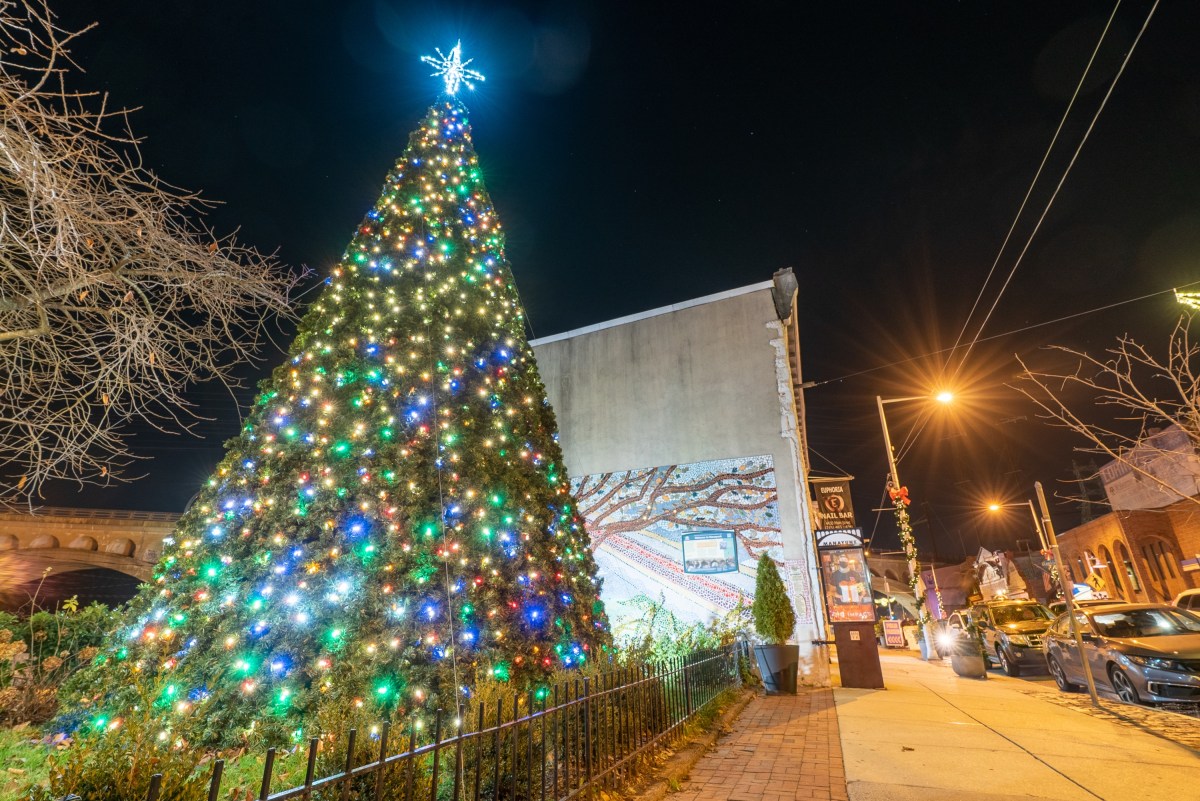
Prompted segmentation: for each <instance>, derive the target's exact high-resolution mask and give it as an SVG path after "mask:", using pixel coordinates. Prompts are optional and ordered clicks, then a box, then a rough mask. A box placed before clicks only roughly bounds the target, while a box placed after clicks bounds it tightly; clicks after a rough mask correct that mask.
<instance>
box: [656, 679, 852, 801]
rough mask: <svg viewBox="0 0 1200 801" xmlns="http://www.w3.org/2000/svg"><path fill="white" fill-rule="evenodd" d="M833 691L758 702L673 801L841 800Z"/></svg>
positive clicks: (705, 758)
mask: <svg viewBox="0 0 1200 801" xmlns="http://www.w3.org/2000/svg"><path fill="white" fill-rule="evenodd" d="M846 797H847V796H846V775H845V771H844V769H843V767H842V744H841V739H840V737H839V735H838V721H837V711H836V709H835V708H834V702H833V692H832V691H831V690H827V689H816V690H800V692H799V694H798V695H795V696H759V697H757V698H755V699H753V700H752V701H751V702H750V704H749V705H748V706H747V707H746V709H745V710H744V711H743V712H742V714H741V715H739V716H738V719H737V720H736V721H735V722H734V724H733V729H732V730H731V731H730V732H729V733H728V734H724V735H722V736H721V738H720V739H719V740H718V741H717V744H716V745H715V746H714V747H713V749H712V750H711V751H710V752H708V753H707V754H705V755H704V756H703V757H701V759H700V761H699V762H698V763H697V764H696V767H695V768H693V769H692V772H691V775H690V776H689V777H688V780H687V781H686V782H684V783H683V785H682V786H681V787H680V790H679V792H678V793H673V794H671V795H670V796H669V798H670V799H671V801H793V800H794V799H805V800H806V801H807V799H822V801H846Z"/></svg>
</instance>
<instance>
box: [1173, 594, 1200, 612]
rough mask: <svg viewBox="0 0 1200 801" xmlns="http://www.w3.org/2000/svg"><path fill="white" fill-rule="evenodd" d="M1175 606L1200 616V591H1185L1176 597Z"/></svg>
mask: <svg viewBox="0 0 1200 801" xmlns="http://www.w3.org/2000/svg"><path fill="white" fill-rule="evenodd" d="M1174 605H1175V607H1176V608H1177V609H1186V610H1188V611H1189V612H1195V613H1197V614H1200V589H1195V590H1184V591H1183V592H1181V593H1179V594H1178V595H1176V596H1175V602H1174Z"/></svg>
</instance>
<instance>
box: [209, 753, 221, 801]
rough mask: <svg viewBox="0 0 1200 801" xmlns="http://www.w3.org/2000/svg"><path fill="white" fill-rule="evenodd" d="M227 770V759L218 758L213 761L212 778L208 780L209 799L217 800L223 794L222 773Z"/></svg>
mask: <svg viewBox="0 0 1200 801" xmlns="http://www.w3.org/2000/svg"><path fill="white" fill-rule="evenodd" d="M224 772H225V760H223V759H218V760H217V761H216V762H214V763H213V772H212V778H211V779H209V780H208V801H217V796H218V795H220V794H221V774H223V773H224Z"/></svg>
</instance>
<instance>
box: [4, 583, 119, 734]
mask: <svg viewBox="0 0 1200 801" xmlns="http://www.w3.org/2000/svg"><path fill="white" fill-rule="evenodd" d="M116 621H117V616H116V614H115V613H113V612H112V611H111V610H109V609H108V607H106V606H103V605H101V604H91V605H90V606H86V607H84V608H83V609H80V608H79V604H78V602H77V601H76V600H75V599H74V598H71V599H68V600H67V601H65V602H64V603H63V605H62V608H61V609H58V610H56V611H53V612H50V611H38V612H34V613H33V615H31V616H30V617H29V618H28V619H26V620H20V619H18V618H16V617H14V616H12V615H4V616H3V617H0V724H14V723H24V722H31V723H41V722H44V721H46V720H49V719H50V718H51V717H53V716H54V713H55V711H56V710H57V709H58V688H59V687H60V686H62V685H63V684H64V683H67V682H68V681H69V679H70V677H71V676H72V675H73V674H74V673H75V672H76V671H77V670H78V669H79V668H80V667H82V666H84V665H86V664H88V663H89V662H90V661H91V660H92V658H93V657H95V656H96V654H97V652H98V649H97V646H98V645H99V644H100V643H101V641H102V640H103V638H104V635H105V634H106V633H107V632H108V631H110V630H111V629H112V628H114V627H115V626H116Z"/></svg>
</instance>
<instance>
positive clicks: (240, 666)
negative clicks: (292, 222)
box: [87, 47, 609, 743]
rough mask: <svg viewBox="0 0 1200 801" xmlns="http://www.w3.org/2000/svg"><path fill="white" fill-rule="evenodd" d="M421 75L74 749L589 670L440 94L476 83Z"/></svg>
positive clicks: (589, 575) (208, 738)
mask: <svg viewBox="0 0 1200 801" xmlns="http://www.w3.org/2000/svg"><path fill="white" fill-rule="evenodd" d="M439 55H440V53H439ZM431 63H435V64H436V65H437V66H438V67H439V74H444V75H445V77H446V88H447V93H446V94H445V95H443V96H442V97H441V98H440V99H439V101H438V102H437V103H436V104H435V105H434V106H432V107H431V108H430V109H429V111H428V113H427V115H426V116H425V119H424V120H423V121H422V122H421V125H420V127H419V128H417V129H416V131H415V132H414V133H413V134H412V135H411V136H410V138H409V143H408V148H407V149H406V150H405V152H404V155H403V156H402V157H401V158H400V160H399V161H398V162H397V163H396V166H395V168H394V170H393V171H392V173H391V174H390V175H389V176H388V178H387V182H386V184H385V185H384V188H383V194H382V196H381V197H380V198H379V201H378V202H377V203H376V204H375V207H374V208H373V209H371V211H370V212H368V213H367V215H366V218H365V219H364V220H363V222H362V224H361V225H360V226H359V227H358V230H357V231H356V232H355V235H354V238H353V240H352V241H351V242H350V245H349V247H348V248H347V249H346V253H345V255H344V256H343V258H342V261H341V263H340V264H339V265H338V266H337V267H336V268H335V269H334V270H333V272H332V275H331V276H330V278H329V279H328V280H327V284H328V286H327V287H326V288H325V289H324V293H323V295H322V296H321V297H320V299H319V300H317V301H316V302H315V303H314V304H313V306H312V308H311V309H310V310H309V311H308V312H307V314H306V316H305V317H304V319H303V321H302V322H301V325H300V329H299V332H298V334H297V336H296V339H295V342H294V343H293V345H292V347H291V349H290V352H289V357H290V358H289V360H288V361H287V362H286V363H285V364H284V365H282V366H280V367H279V368H278V369H276V370H275V371H274V373H273V374H272V376H271V377H270V378H269V379H267V380H266V381H264V382H263V384H262V385H261V394H260V395H259V397H258V399H257V401H256V403H255V405H254V407H253V409H252V410H251V412H250V414H249V415H248V417H247V420H246V423H245V425H244V427H243V429H242V432H241V435H240V436H239V437H237V438H236V439H234V440H231V441H230V442H229V443H227V452H226V455H225V458H224V459H223V461H222V462H221V464H220V465H219V467H218V469H217V471H216V473H215V475H214V476H213V477H212V478H211V479H210V480H209V482H208V484H207V486H206V487H205V488H204V490H203V491H202V492H201V493H200V495H199V497H198V498H197V500H196V501H195V503H194V504H193V505H192V506H191V507H190V509H189V510H188V512H187V513H186V514H184V516H183V518H182V519H181V520H180V522H179V525H178V527H177V529H176V531H175V533H174V537H173V539H172V540H169V541H168V543H167V546H166V549H165V553H164V558H163V559H162V561H161V562H160V563H159V564H158V566H157V568H156V571H155V577H154V580H153V582H152V584H150V585H148V586H147V587H145V588H144V590H143V592H142V593H141V594H140V595H139V596H138V598H136V599H135V601H134V602H133V604H132V606H131V613H130V617H129V618H128V621H129V625H127V626H125V627H124V628H123V629H122V630H121V632H120V633H119V636H118V638H117V639H118V641H117V642H114V644H113V645H112V647H111V648H110V649H109V650H108V651H107V652H106V653H104V654H102V655H101V657H100V658H99V659H98V660H97V661H98V664H97V666H96V667H95V669H94V670H93V671H92V674H91V675H90V676H89V677H87V680H88V683H89V684H90V686H91V688H92V690H93V692H94V694H95V695H96V700H95V703H94V706H93V707H91V709H92V714H91V721H92V725H93V726H112V725H119V724H117V723H116V721H117V719H118V718H119V716H120V715H121V714H122V709H123V708H125V709H128V708H129V706H130V705H133V704H137V703H139V702H140V703H147V702H150V703H153V704H154V705H156V706H160V707H161V709H162V715H161V719H162V721H163V726H164V728H163V730H164V732H168V733H170V735H171V736H181V737H184V738H186V739H188V740H189V741H193V742H226V743H227V742H231V741H233V740H235V739H236V738H237V737H239V736H241V734H242V733H244V732H245V731H246V730H247V729H248V728H249V727H250V726H251V725H252V724H254V725H256V726H270V727H273V728H274V730H276V731H295V730H297V729H300V728H302V727H303V725H304V721H305V717H306V715H310V714H311V713H312V711H313V710H314V709H315V708H316V707H317V706H318V705H320V704H321V703H323V702H324V703H330V702H336V703H337V704H354V705H360V706H365V705H374V706H376V707H378V708H379V711H380V713H381V714H382V713H395V712H397V711H398V712H400V713H403V712H405V711H407V710H411V709H414V708H421V707H422V706H424V705H427V704H430V703H437V704H438V705H439V706H441V707H442V708H448V709H453V708H454V707H455V705H456V703H457V700H456V696H457V697H461V694H462V693H463V692H464V688H467V687H469V685H470V684H471V683H472V682H473V681H474V680H475V679H476V678H480V677H484V676H488V675H490V676H492V677H494V678H496V679H499V680H502V681H512V682H513V683H514V684H516V685H519V686H522V687H527V686H529V685H530V684H531V683H536V682H537V680H538V679H539V678H540V677H544V676H545V675H547V674H548V673H549V672H551V671H553V670H557V669H561V668H570V667H573V666H578V665H580V664H581V663H583V662H585V661H587V660H590V659H593V658H595V657H596V656H597V654H598V652H600V651H603V650H606V649H607V647H608V643H609V634H608V631H607V620H606V618H605V616H604V611H603V607H602V606H601V604H600V601H599V583H598V581H597V580H596V578H595V563H594V562H593V560H592V555H591V552H590V549H589V543H588V537H587V534H586V533H585V531H584V528H583V521H582V519H581V518H580V517H579V516H578V514H577V512H576V509H575V502H574V499H573V498H572V497H571V495H570V493H569V490H568V486H569V482H568V477H567V474H566V471H565V469H564V467H563V464H562V454H561V451H560V449H559V446H558V442H557V426H556V423H555V419H554V413H553V410H552V409H551V408H550V405H549V403H548V401H547V400H546V393H545V389H544V387H543V385H542V382H541V379H540V378H539V376H538V371H537V366H536V364H535V363H534V358H533V352H532V349H531V348H530V346H529V343H528V341H527V340H526V337H525V322H524V316H523V312H522V309H521V304H520V301H519V299H518V296H517V292H516V289H515V287H514V285H513V279H512V275H511V273H510V271H509V265H508V262H507V261H506V259H505V255H504V236H503V234H502V230H501V226H500V222H499V219H498V217H497V215H496V212H495V210H494V209H493V207H492V203H491V200H490V199H489V197H488V194H487V190H486V189H485V187H484V183H483V177H482V173H481V171H480V168H479V164H478V159H477V157H476V155H475V150H474V147H473V145H472V143H471V133H470V127H469V125H468V121H467V110H466V108H465V107H464V106H463V105H462V103H460V102H459V101H458V100H457V99H456V97H455V94H454V93H455V92H456V91H457V89H458V86H459V84H460V83H463V82H466V80H469V79H471V78H476V79H480V78H481V77H482V76H478V74H476V73H472V72H471V71H470V70H467V69H465V64H464V63H463V62H462V61H461V58H460V51H459V49H458V48H457V47H456V48H455V49H454V50H452V51H451V54H450V56H449V57H448V58H444V59H434V60H431ZM456 688H457V689H456ZM147 699H150V700H149V701H147ZM255 721H257V723H255ZM283 727H286V728H283Z"/></svg>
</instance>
